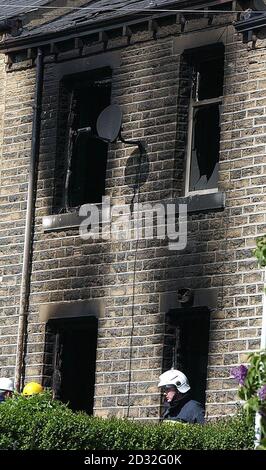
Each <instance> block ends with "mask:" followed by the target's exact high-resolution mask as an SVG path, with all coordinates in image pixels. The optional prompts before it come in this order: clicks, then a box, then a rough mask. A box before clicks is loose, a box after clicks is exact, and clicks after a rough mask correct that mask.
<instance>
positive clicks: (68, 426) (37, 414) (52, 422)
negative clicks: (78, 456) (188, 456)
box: [0, 393, 254, 450]
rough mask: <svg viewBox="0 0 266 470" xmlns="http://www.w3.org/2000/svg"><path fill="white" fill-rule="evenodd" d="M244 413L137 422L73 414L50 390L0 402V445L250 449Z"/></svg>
mask: <svg viewBox="0 0 266 470" xmlns="http://www.w3.org/2000/svg"><path fill="white" fill-rule="evenodd" d="M253 437H254V436H253V429H252V428H250V427H248V426H247V424H246V421H245V418H244V416H235V417H229V418H227V419H220V420H217V421H215V422H210V423H207V424H205V425H204V426H202V425H199V424H197V425H189V424H181V423H180V424H179V423H173V422H164V423H160V424H156V423H155V424H152V423H148V424H147V423H146V424H144V423H140V422H136V421H131V420H126V419H116V418H112V419H103V418H96V417H91V416H88V415H86V414H85V413H73V412H72V411H71V410H70V409H69V408H67V406H66V405H64V404H62V403H60V402H59V401H56V400H52V398H51V396H50V394H49V393H44V394H42V395H35V396H33V397H30V398H25V397H21V396H17V397H15V398H13V399H9V400H7V401H6V402H4V403H2V404H1V405H0V449H23V450H24V449H43V450H51V449H54V450H67V449H68V450H100V449H103V450H110V449H117V450H124V449H126V450H141V449H144V450H155V449H157V450H175V449H203V450H207V449H228V450H229V449H252V448H253Z"/></svg>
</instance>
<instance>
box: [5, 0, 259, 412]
mask: <svg viewBox="0 0 266 470" xmlns="http://www.w3.org/2000/svg"><path fill="white" fill-rule="evenodd" d="M16 3H18V2H16ZM26 3H27V2H26ZM44 3H47V2H39V4H40V5H41V4H44ZM90 3H91V2H88V1H87V2H85V1H80V2H75V7H77V6H82V5H83V6H84V5H87V4H88V7H89V6H90ZM109 3H110V2H109ZM111 3H112V2H111ZM113 3H114V5H113V7H114V10H107V9H106V5H105V4H106V2H104V1H95V2H92V5H93V7H95V10H88V12H87V11H86V14H83V13H82V12H81V10H77V11H76V10H73V11H71V12H70V13H69V12H68V14H63V15H62V12H61V11H60V9H59V7H58V10H57V9H53V10H49V9H47V10H41V9H40V10H38V9H37V10H34V11H29V12H28V13H27V14H25V15H24V16H23V17H22V26H21V24H20V22H17V26H16V28H18V30H16V29H15V30H16V31H17V34H15V33H14V31H13V30H11V29H9V30H8V32H3V37H2V42H1V44H0V48H1V51H0V52H1V54H0V83H1V87H0V95H1V100H0V101H1V102H0V107H1V113H0V142H1V157H0V158H1V172H0V178H1V186H0V187H1V195H0V204H1V221H0V223H1V229H0V230H1V235H0V240H1V252H0V265H1V299H0V308H1V313H0V375H1V376H14V374H15V373H17V374H18V371H19V375H20V376H21V384H23V383H24V382H27V381H29V380H37V381H40V382H42V383H43V384H44V385H45V386H49V387H53V388H54V390H55V394H56V396H58V397H60V398H62V399H64V400H70V403H71V404H72V406H73V408H74V409H75V408H76V409H80V408H81V409H85V410H86V411H88V412H89V413H92V412H93V413H94V414H95V415H97V416H104V417H106V416H108V417H109V416H113V415H115V416H120V417H129V418H135V419H155V420H157V419H158V418H159V415H160V404H161V397H160V392H159V391H158V388H157V383H158V377H159V375H160V374H161V373H162V371H164V370H166V369H168V368H170V367H171V366H172V363H173V362H174V364H175V365H176V366H177V367H179V368H181V369H182V370H183V371H184V372H185V373H187V375H188V376H189V379H190V381H191V383H192V386H193V390H194V393H195V396H196V398H199V399H201V400H204V399H205V397H206V412H207V415H208V416H209V417H212V416H217V415H224V414H228V413H233V412H235V410H236V406H237V405H236V404H237V394H236V385H235V384H234V383H233V382H232V379H230V368H231V367H232V366H234V365H237V364H240V363H241V362H245V360H246V358H247V354H248V352H250V351H253V350H258V349H259V347H260V335H261V331H260V330H261V318H262V295H263V292H262V287H263V278H262V272H261V270H260V269H259V268H258V266H257V262H256V260H255V258H254V256H253V248H254V246H255V240H256V237H257V236H259V235H262V234H264V233H265V227H266V220H265V218H266V215H265V214H266V211H265V203H266V200H265V184H266V170H265V168H266V166H265V145H266V136H265V120H266V117H265V116H266V113H265V103H266V101H265V72H264V65H265V50H264V46H265V40H264V39H263V38H261V39H259V40H258V41H257V43H256V44H255V42H254V37H253V45H251V43H250V42H247V43H245V42H244V43H243V35H242V33H238V32H237V31H236V29H235V26H234V22H235V21H237V20H238V19H239V18H238V16H237V13H235V10H236V9H238V10H241V8H242V7H241V5H239V4H236V3H233V4H232V3H231V2H227V3H223V2H222V3H221V2H215V1H213V2H205V3H204V5H203V3H202V2H198V1H195V2H182V1H179V2H173V1H170V0H169V1H163V0H162V1H157V2H148V1H146V2H145V1H135V2H132V3H134V8H136V10H135V9H134V8H133V6H132V5H131V6H132V11H131V10H130V9H129V11H128V10H127V9H126V7H127V6H128V4H130V3H131V2H126V1H125V2H119V6H118V7H117V9H115V7H116V5H115V3H116V2H113ZM216 3H217V4H216ZM51 4H52V5H53V4H54V6H55V7H56V6H57V2H56V1H55V2H50V5H51ZM218 4H219V5H218ZM207 7H208V8H209V10H207V9H206V8H207ZM189 8H191V9H196V8H197V9H198V10H199V12H198V13H196V12H194V13H193V14H192V13H185V12H184V11H183V12H182V13H180V12H179V11H178V12H177V11H175V10H180V9H182V10H184V9H189ZM23 9H24V11H25V2H23V6H22V7H21V11H22V12H23ZM156 9H157V10H158V9H159V10H160V11H156ZM166 9H168V11H166ZM203 9H206V11H205V13H204V12H203ZM140 10H141V11H140ZM170 10H171V11H170ZM231 10H232V12H231V13H230V11H231ZM17 13H18V12H15V13H14V12H13V11H10V12H8V11H7V15H8V16H9V17H12V18H13V17H15V16H17ZM12 27H13V26H12ZM18 33H20V34H18ZM251 39H252V38H251ZM38 54H40V56H39V57H41V59H39V60H40V62H39V64H40V69H39V71H40V75H39V84H41V91H40V93H39V96H37V98H38V99H39V101H38V103H37V104H38V106H37V107H36V86H37V85H36V83H37V80H38V75H37V74H36V69H37V66H36V63H37V62H38V58H37V59H36V57H37V56H38ZM217 57H218V59H217ZM217 61H218V62H217ZM206 64H207V65H206ZM208 64H211V65H210V66H209V65H208ZM217 64H218V65H217ZM221 64H222V66H221ZM206 67H207V68H206ZM208 67H209V68H208ZM221 67H223V70H222V69H221ZM206 70H207V71H206ZM212 74H214V75H212ZM197 77H199V78H197ZM204 77H205V78H204ZM208 77H211V82H208V80H209V78H208ZM213 77H214V78H213ZM215 77H216V78H217V77H218V78H217V90H218V88H219V87H221V86H222V90H223V91H222V96H221V93H218V91H217V90H215V89H212V86H211V88H210V83H212V84H213V83H214V81H215V80H216V78H215ZM204 80H205V81H204ZM218 82H219V83H218ZM204 83H205V84H207V85H206V86H205V85H204ZM204 86H205V88H204ZM214 88H215V87H214ZM195 90H196V91H195ZM194 92H195V93H196V95H197V96H196V95H195V96H196V97H195V96H194V95H193V93H194ZM193 96H194V97H193ZM73 100H74V105H73ZM90 103H92V105H91V107H90ZM109 104H116V105H119V106H120V107H121V109H122V112H123V118H122V134H123V138H124V139H125V140H129V141H130V140H134V141H140V142H141V143H142V145H143V147H144V148H143V150H142V151H140V148H139V147H138V145H130V144H128V143H124V142H121V140H119V139H118V140H115V141H114V142H112V143H110V144H109V145H108V146H107V144H103V143H102V142H99V141H97V139H95V140H93V139H90V138H89V137H86V138H85V137H82V136H80V137H78V138H79V139H80V140H79V143H78V144H77V140H74V141H73V139H72V141H71V138H72V137H71V136H72V135H73V134H71V132H72V131H73V122H75V119H79V117H78V118H77V115H78V116H81V118H80V120H79V121H78V122H79V124H76V128H77V127H79V126H81V127H82V126H84V125H87V123H86V113H87V110H88V109H89V111H88V112H89V113H90V119H91V120H92V121H93V120H94V121H95V122H96V118H97V116H98V115H99V114H100V112H101V111H102V110H103V109H104V108H105V107H106V106H108V105H109ZM217 110H219V116H220V120H219V130H220V135H219V149H218V151H217V152H216V156H217V160H216V161H215V162H214V163H215V167H214V165H213V166H208V168H207V170H206V168H205V170H202V167H201V163H200V156H199V155H200V151H199V149H201V151H202V149H204V151H205V152H209V153H210V154H211V149H212V148H214V147H215V145H216V144H217V135H218V134H215V132H218V131H217V130H215V119H216V117H215V116H217V112H218V111H217ZM71 113H72V114H71ZM71 116H72V117H71ZM73 116H74V117H73ZM82 116H85V117H84V119H83V117H82ZM39 117H40V123H38V118H39ZM210 117H211V119H210ZM34 120H35V121H34ZM32 122H35V126H32ZM95 122H94V124H93V125H94V126H95ZM84 123H85V124H84ZM39 124H40V126H39ZM197 126H198V127H197ZM38 127H40V129H39V128H38ZM216 128H217V126H216ZM199 129H202V131H201V133H200V136H199V137H197V135H199ZM208 129H211V131H210V130H208ZM203 130H204V132H205V131H206V139H207V140H208V139H209V140H208V141H209V142H210V148H209V147H208V148H206V147H204V144H202V143H201V141H200V138H201V135H202V132H203ZM34 132H35V134H34ZM197 133H198V134H197ZM38 134H39V136H38ZM75 135H76V134H75ZM215 135H216V137H215ZM213 136H214V137H213ZM75 139H77V137H75ZM91 140H93V142H91ZM69 142H71V146H72V147H73V145H74V146H76V147H75V148H76V149H78V150H73V148H72V147H71V149H69V145H70V143H69ZM73 142H74V144H73ZM197 142H198V143H197ZM78 145H79V147H78ZM86 146H87V147H88V148H90V153H89V154H88V155H89V157H90V158H91V160H89V157H88V159H87V160H86V161H84V159H83V160H82V158H83V157H82V158H81V157H80V160H78V158H79V155H82V154H83V153H84V152H85V153H86V152H87V150H86V149H87V147H86ZM202 146H203V147H202ZM195 148H196V149H197V150H195ZM34 149H35V157H36V162H35V163H34V164H33V165H32V164H31V161H32V158H33V157H34V155H33V154H34ZM36 149H37V150H36ZM84 149H85V150H84ZM38 150H39V151H38ZM74 151H76V154H75V155H76V157H75V158H76V160H75V159H74V157H73V155H74V153H73V152H74ZM71 152H72V153H71ZM38 154H39V155H38ZM77 155H78V156H77ZM86 155H87V153H86ZM218 155H219V168H218ZM68 158H70V160H71V158H72V160H71V162H70V164H71V165H72V166H71V174H70V173H69V175H70V180H69V181H68V183H66V180H67V177H66V173H67V171H68V170H69V169H70V167H69V164H68V163H69V162H68ZM93 158H94V160H93ZM98 158H100V159H102V161H99V160H98ZM75 161H78V164H76V163H75V165H76V166H74V162H75ZM195 162H196V163H195ZM189 164H190V166H189ZM79 165H81V166H79ZM82 165H83V166H82ZM210 165H212V164H210ZM82 168H83V170H82ZM217 168H218V173H217ZM35 170H36V171H35ZM196 171H199V173H200V175H199V177H197V176H195V175H194V174H193V172H194V173H195V172H196ZM208 171H209V172H210V175H209V176H208V175H207V180H208V182H209V185H208V183H206V178H205V176H206V174H207V173H208ZM215 171H216V173H214V172H215ZM30 175H33V179H32V181H33V188H32V194H33V197H32V201H33V212H30V210H29V207H28V205H29V203H27V201H29V196H28V190H29V180H30ZM84 175H86V178H84ZM87 175H88V176H87ZM102 175H105V178H102ZM193 175H194V176H193ZM201 176H203V179H202V178H200V177H201ZM71 178H72V179H71ZM100 179H101V183H100ZM211 179H214V180H216V179H217V181H214V183H213V182H212V183H211V182H210V180H211ZM200 180H201V183H200V184H199V181H200ZM193 181H194V182H193ZM77 182H78V183H77ZM79 182H80V186H79ZM96 182H97V184H95V183H96ZM77 187H78V188H81V189H77ZM91 188H92V189H91ZM81 193H82V194H83V200H82V198H81V196H80V194H81ZM96 193H97V200H95V201H93V195H94V194H96ZM103 194H104V195H105V196H106V197H110V202H111V205H114V204H116V205H125V204H126V205H127V206H128V207H130V206H131V205H132V204H133V203H135V204H136V203H137V202H140V203H149V204H156V203H163V204H166V203H171V204H175V205H176V208H177V210H178V206H179V204H186V205H187V210H188V226H187V244H186V247H185V248H183V249H178V250H171V249H169V239H167V238H161V239H158V238H156V237H154V238H149V239H145V237H144V236H139V237H138V238H137V239H130V238H126V236H124V235H125V234H123V236H124V238H123V239H121V240H119V239H116V237H115V236H114V235H112V236H111V238H110V239H103V238H102V237H100V236H99V237H98V239H97V240H95V239H94V240H92V239H88V240H84V239H82V238H81V236H80V233H79V224H80V222H81V220H83V219H82V217H81V216H80V215H79V209H78V207H79V206H80V205H81V204H83V203H85V202H90V203H92V202H96V203H99V202H100V199H99V198H100V196H101V195H103ZM66 197H67V199H68V204H67V205H68V207H66ZM95 197H96V196H95ZM86 198H87V200H86ZM133 212H134V209H133V211H132V212H130V214H131V216H132V217H133ZM31 215H32V217H31ZM25 227H26V228H25ZM27 230H28V234H29V235H28V244H29V247H30V249H29V250H28V252H25V246H26V241H25V239H26V238H25V237H27ZM186 295H187V298H184V297H185V296H186ZM19 318H20V320H19ZM23 319H25V324H23ZM19 322H20V323H19ZM19 335H20V343H19ZM21 338H22V339H21ZM18 348H20V351H19V350H18ZM77 389H79V390H82V392H80V396H79V397H78V399H76V398H75V396H74V395H75V394H76V390H77ZM74 392H75V393H74ZM75 400H76V401H75Z"/></svg>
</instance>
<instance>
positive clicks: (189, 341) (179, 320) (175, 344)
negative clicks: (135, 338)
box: [165, 307, 210, 404]
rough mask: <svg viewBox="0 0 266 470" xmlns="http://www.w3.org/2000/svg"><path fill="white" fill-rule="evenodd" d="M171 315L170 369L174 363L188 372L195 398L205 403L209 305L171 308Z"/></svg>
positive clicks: (169, 313) (169, 317)
mask: <svg viewBox="0 0 266 470" xmlns="http://www.w3.org/2000/svg"><path fill="white" fill-rule="evenodd" d="M168 319H169V325H170V329H171V332H172V334H171V336H172V339H171V341H170V343H169V339H168V350H169V349H170V350H171V357H169V359H168V364H167V366H166V369H167V368H170V367H171V366H172V365H174V367H175V368H177V369H179V370H181V371H182V372H184V374H186V376H187V377H188V379H189V383H190V385H191V390H192V396H193V398H194V399H195V400H198V401H200V402H201V403H202V404H204V403H205V392H206V381H207V366H208V350H209V329H210V313H209V309H208V308H204V307H191V308H177V309H173V310H170V311H169V312H168ZM169 345H170V348H169ZM170 362H171V364H170ZM165 364H166V363H165Z"/></svg>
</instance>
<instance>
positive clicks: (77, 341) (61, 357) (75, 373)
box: [45, 317, 97, 414]
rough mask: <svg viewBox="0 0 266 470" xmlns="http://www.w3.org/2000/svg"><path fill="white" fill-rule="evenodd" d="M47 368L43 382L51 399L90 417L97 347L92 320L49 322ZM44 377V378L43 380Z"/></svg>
mask: <svg viewBox="0 0 266 470" xmlns="http://www.w3.org/2000/svg"><path fill="white" fill-rule="evenodd" d="M46 343H47V344H46V346H47V349H48V350H49V351H50V353H49V354H48V357H49V361H48V362H49V364H47V366H48V368H47V370H46V373H45V375H46V381H47V380H49V381H50V385H51V387H52V389H53V391H54V396H55V398H57V399H59V400H61V401H63V402H64V403H68V404H69V406H70V408H71V409H72V410H83V411H86V412H87V413H88V414H92V413H93V402H94V385H95V361H96V347H97V319H96V317H86V318H83V317H82V318H71V319H60V320H50V321H49V322H48V323H47V342H46ZM47 376H48V377H47Z"/></svg>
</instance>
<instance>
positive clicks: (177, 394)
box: [158, 369, 204, 424]
mask: <svg viewBox="0 0 266 470" xmlns="http://www.w3.org/2000/svg"><path fill="white" fill-rule="evenodd" d="M158 387H160V388H162V389H163V392H164V397H165V410H164V413H163V416H162V419H163V420H171V421H179V422H183V423H193V424H194V423H200V424H203V423H204V408H203V406H202V404H201V403H199V402H198V401H195V400H192V399H191V396H190V385H189V382H188V379H187V377H186V376H185V374H183V372H181V371H180V370H176V369H170V370H168V371H166V372H164V373H163V374H162V375H160V377H159V384H158Z"/></svg>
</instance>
